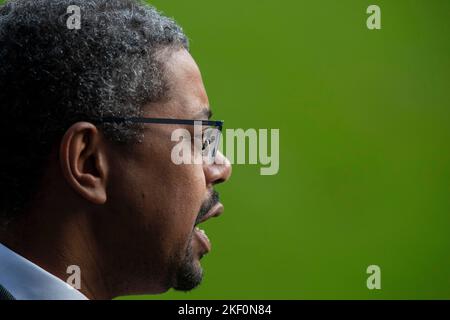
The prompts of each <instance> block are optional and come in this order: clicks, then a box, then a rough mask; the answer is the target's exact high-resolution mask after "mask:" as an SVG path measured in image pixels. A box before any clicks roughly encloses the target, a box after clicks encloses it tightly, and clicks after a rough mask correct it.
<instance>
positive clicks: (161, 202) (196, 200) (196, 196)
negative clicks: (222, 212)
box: [141, 152, 207, 255]
mask: <svg viewBox="0 0 450 320" xmlns="http://www.w3.org/2000/svg"><path fill="white" fill-rule="evenodd" d="M166 154H169V155H170V153H169V152H166ZM145 171H146V172H147V176H146V178H145V179H142V187H141V192H142V193H143V194H144V197H143V199H142V200H143V203H142V205H143V206H144V207H146V208H147V211H148V212H149V218H150V216H151V219H152V222H153V223H156V225H155V226H154V228H155V229H157V230H158V234H159V240H160V241H161V242H160V243H161V247H162V248H163V250H164V251H165V252H167V253H168V254H169V255H173V254H176V253H177V252H179V251H180V250H183V249H185V248H186V246H187V245H188V240H189V238H190V236H191V233H192V230H193V226H194V223H195V220H196V218H197V215H198V212H199V209H200V206H201V204H202V202H203V201H204V200H205V196H206V194H207V190H206V183H205V176H204V173H203V167H202V166H201V165H175V164H173V163H172V162H171V160H170V156H169V157H160V158H159V160H158V161H153V162H152V165H151V166H149V167H148V168H147V169H146V170H145ZM152 222H150V223H152Z"/></svg>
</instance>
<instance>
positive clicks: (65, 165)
mask: <svg viewBox="0 0 450 320" xmlns="http://www.w3.org/2000/svg"><path fill="white" fill-rule="evenodd" d="M73 5H75V6H78V7H79V8H80V9H81V10H80V13H81V29H79V30H77V29H75V30H73V29H69V28H67V24H66V22H67V19H68V18H69V17H70V13H67V8H68V7H69V6H73ZM0 61H1V62H2V63H1V65H0V107H1V112H2V113H1V120H0V122H1V123H0V132H1V134H2V136H3V139H4V143H3V152H2V155H1V157H0V184H1V190H2V194H1V196H0V200H1V201H0V218H1V221H2V222H3V223H4V224H5V232H4V233H5V234H7V235H8V236H7V237H4V238H5V239H6V238H7V239H9V240H8V241H9V243H11V246H13V247H14V246H17V247H18V250H19V251H20V250H22V251H23V252H24V254H28V256H30V257H31V258H34V260H37V262H39V263H40V265H41V266H43V267H44V268H45V267H47V269H52V270H50V271H54V273H56V274H63V272H62V270H63V269H64V268H66V267H67V266H65V265H64V264H63V263H61V262H58V261H55V258H54V257H53V256H51V253H52V250H53V249H54V251H55V252H54V253H55V254H58V255H62V259H61V260H64V261H65V262H66V263H69V264H75V265H80V264H81V265H82V266H81V267H82V273H83V272H85V273H88V274H90V276H86V277H90V278H91V279H84V280H85V281H86V286H90V287H91V288H89V290H86V291H90V292H93V293H92V295H93V296H95V291H96V289H95V285H96V284H93V283H92V278H97V279H98V281H99V282H102V283H101V286H102V288H103V291H106V292H108V293H107V294H106V295H108V294H109V295H118V294H128V293H157V292H163V291H166V290H167V289H169V288H170V287H175V288H177V289H181V290H189V289H192V288H194V287H195V286H197V285H198V284H199V283H200V281H201V278H202V269H201V267H200V262H199V260H200V258H201V257H202V256H203V255H204V254H205V253H206V252H207V251H208V250H209V241H207V240H206V238H205V236H204V235H203V234H202V232H200V231H198V230H197V229H196V228H195V226H196V225H197V224H198V223H199V222H202V221H203V220H204V219H206V218H208V217H210V216H214V215H217V214H219V213H220V212H221V211H222V206H221V204H220V203H219V200H218V194H217V193H216V192H215V191H214V189H213V187H214V185H215V184H217V183H220V182H223V181H225V180H227V179H228V177H229V175H230V173H231V167H230V164H229V162H228V161H226V160H225V161H217V163H221V162H222V164H217V163H214V164H206V163H204V164H191V165H176V164H174V163H173V162H172V161H171V150H172V148H173V147H174V144H175V143H176V142H173V141H171V133H172V132H173V131H174V130H175V129H178V128H180V127H182V128H185V129H187V130H189V131H193V127H191V126H189V125H175V124H145V125H136V124H131V123H122V124H119V123H108V124H106V123H103V124H99V123H97V122H95V121H93V119H98V118H103V117H150V118H172V119H196V120H197V119H198V120H206V119H207V118H208V116H209V115H210V111H209V102H208V98H207V95H206V92H205V89H204V86H203V82H202V79H201V75H200V71H199V69H198V67H197V65H196V63H195V62H194V60H193V59H192V57H191V55H190V54H189V52H188V41H187V38H186V36H185V35H184V34H183V32H182V30H181V28H180V27H179V26H177V25H176V24H175V22H174V21H173V20H171V19H168V18H166V17H163V16H161V15H160V14H159V13H158V12H157V11H155V10H154V9H153V8H151V7H148V6H145V5H143V4H140V3H139V2H137V1H133V0H92V1H83V0H53V1H52V0H17V1H10V2H8V3H7V4H6V5H4V6H2V7H1V9H0ZM192 152H196V150H195V148H194V149H193V151H192ZM217 157H219V158H223V155H222V154H221V153H218V154H217ZM33 230H35V232H33ZM36 232H40V233H41V234H39V235H38V236H39V239H43V240H42V242H43V244H42V246H45V244H44V243H45V242H49V241H55V240H56V241H60V242H61V244H59V243H54V248H53V247H52V248H48V253H47V254H45V253H42V254H40V253H38V252H36V248H38V247H39V245H38V242H39V241H38V240H36V239H30V238H31V237H35V236H36V234H35V233H36ZM19 237H21V238H19ZM46 240H47V241H46ZM34 241H35V242H34ZM30 242H33V243H36V244H35V247H33V246H34V245H33V244H32V243H30ZM24 243H26V245H24ZM61 251H63V252H61ZM83 268H85V269H88V270H83ZM92 270H95V271H92ZM93 274H95V277H94V276H93ZM89 282H90V283H89ZM99 286H100V285H99ZM82 290H83V288H82Z"/></svg>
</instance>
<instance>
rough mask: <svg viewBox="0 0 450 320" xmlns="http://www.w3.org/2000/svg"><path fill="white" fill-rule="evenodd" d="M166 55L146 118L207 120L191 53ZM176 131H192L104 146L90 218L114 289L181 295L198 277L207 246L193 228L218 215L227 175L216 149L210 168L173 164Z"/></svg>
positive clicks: (156, 130)
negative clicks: (163, 88)
mask: <svg viewBox="0 0 450 320" xmlns="http://www.w3.org/2000/svg"><path fill="white" fill-rule="evenodd" d="M163 55H164V57H163V59H164V60H163V61H164V64H165V72H166V77H167V80H168V87H169V89H168V90H169V95H168V98H167V99H165V100H164V101H162V102H158V103H152V104H150V105H148V106H146V107H145V112H144V116H145V117H151V118H172V119H195V120H207V119H208V117H209V116H210V114H211V111H210V109H209V102H208V97H207V94H206V91H205V88H204V85H203V81H202V77H201V74H200V71H199V68H198V66H197V65H196V63H195V61H194V60H193V58H192V57H191V55H190V54H189V52H188V51H187V50H185V49H179V50H175V51H166V52H164V53H163ZM180 127H182V128H185V129H186V130H189V131H191V132H192V131H193V126H189V125H186V126H183V125H175V124H145V125H144V127H143V138H142V141H141V142H140V143H136V144H134V145H133V146H132V147H120V146H116V145H113V144H111V145H108V147H107V148H106V150H107V151H106V157H107V161H105V162H107V173H108V174H107V183H105V185H106V192H105V202H104V204H103V206H104V207H105V210H102V211H101V212H104V213H101V214H99V217H98V218H97V219H96V220H95V221H96V227H95V235H96V245H97V246H98V247H99V250H100V251H101V252H104V253H105V257H104V258H105V260H106V261H107V262H105V264H106V265H107V270H108V272H110V275H109V278H114V279H115V281H114V282H115V284H114V285H115V286H118V287H120V288H119V289H118V291H119V292H122V293H134V294H139V293H160V292H164V291H167V290H168V289H169V288H175V289H178V290H185V291H186V290H191V289H193V288H195V287H196V286H198V285H199V284H200V282H201V280H202V273H203V272H202V267H201V265H200V259H201V258H202V257H203V256H204V255H205V254H206V253H208V252H209V251H210V249H211V244H210V242H209V239H208V237H207V236H206V234H205V233H204V231H203V230H201V229H200V228H199V227H197V225H198V224H200V223H202V222H204V221H205V220H207V219H209V218H211V217H214V216H218V215H219V214H221V213H222V211H223V206H222V204H221V203H220V202H219V196H218V193H217V192H216V191H215V190H214V186H215V185H216V184H218V183H221V182H224V181H226V180H227V179H228V178H229V177H230V174H231V165H230V162H229V161H228V160H227V159H226V158H225V157H224V156H223V155H222V154H221V153H220V152H217V154H216V158H220V159H217V160H218V161H215V162H214V163H212V164H211V163H203V164H182V165H176V164H174V163H173V162H172V161H171V150H172V148H173V147H174V145H175V144H176V142H174V141H172V140H171V133H172V132H173V131H174V130H176V129H179V128H180ZM192 135H193V132H192ZM105 264H104V265H105Z"/></svg>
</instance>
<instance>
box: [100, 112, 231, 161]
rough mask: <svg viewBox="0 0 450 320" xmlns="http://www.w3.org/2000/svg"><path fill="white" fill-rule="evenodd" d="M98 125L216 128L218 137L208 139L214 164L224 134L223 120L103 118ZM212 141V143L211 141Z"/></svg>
mask: <svg viewBox="0 0 450 320" xmlns="http://www.w3.org/2000/svg"><path fill="white" fill-rule="evenodd" d="M95 121H96V122H97V123H127V122H129V123H138V124H143V123H155V124H181V125H196V124H199V123H201V125H202V126H209V127H214V128H216V129H217V130H218V131H219V135H218V136H217V137H213V138H211V137H209V138H208V143H207V145H208V147H209V145H210V144H211V145H213V148H212V150H211V151H212V152H211V154H210V156H211V157H212V159H210V160H208V161H210V162H211V163H212V161H214V159H215V157H216V153H217V150H218V147H219V141H220V135H221V134H222V128H223V123H224V121H223V120H192V119H170V118H146V117H102V118H98V119H95ZM211 139H212V141H211Z"/></svg>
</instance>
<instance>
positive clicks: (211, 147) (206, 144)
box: [202, 128, 221, 164]
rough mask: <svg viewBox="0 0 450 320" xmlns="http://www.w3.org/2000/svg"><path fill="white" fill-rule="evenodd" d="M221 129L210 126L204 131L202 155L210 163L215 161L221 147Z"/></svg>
mask: <svg viewBox="0 0 450 320" xmlns="http://www.w3.org/2000/svg"><path fill="white" fill-rule="evenodd" d="M220 135H221V131H220V130H219V129H218V128H208V129H206V130H205V131H204V132H203V147H202V155H203V158H204V160H205V161H206V162H207V163H208V164H212V163H213V162H214V158H215V157H216V153H217V149H218V148H219V141H220Z"/></svg>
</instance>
